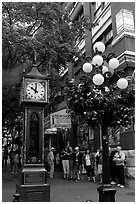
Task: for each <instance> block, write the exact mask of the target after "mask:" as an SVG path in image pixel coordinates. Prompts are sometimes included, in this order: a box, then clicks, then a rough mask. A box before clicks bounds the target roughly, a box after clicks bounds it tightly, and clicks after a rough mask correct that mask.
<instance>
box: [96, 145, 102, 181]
mask: <svg viewBox="0 0 137 204" xmlns="http://www.w3.org/2000/svg"><path fill="white" fill-rule="evenodd" d="M96 164H97V175H98V176H99V181H100V183H102V149H100V150H99V151H98V152H97V154H96Z"/></svg>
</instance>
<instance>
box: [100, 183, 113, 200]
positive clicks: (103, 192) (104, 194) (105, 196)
mask: <svg viewBox="0 0 137 204" xmlns="http://www.w3.org/2000/svg"><path fill="white" fill-rule="evenodd" d="M97 191H98V193H99V202H115V193H116V189H114V188H113V187H112V186H111V185H110V184H104V185H101V186H99V187H98V188H97Z"/></svg>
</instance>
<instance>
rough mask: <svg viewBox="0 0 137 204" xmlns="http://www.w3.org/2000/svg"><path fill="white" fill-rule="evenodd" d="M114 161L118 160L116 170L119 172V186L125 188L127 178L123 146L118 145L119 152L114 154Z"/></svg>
mask: <svg viewBox="0 0 137 204" xmlns="http://www.w3.org/2000/svg"><path fill="white" fill-rule="evenodd" d="M113 161H115V162H116V172H117V179H118V181H119V183H118V184H117V186H119V187H120V188H124V185H125V178H124V161H125V154H124V152H122V151H121V147H120V146H118V147H117V152H116V154H115V155H114V159H113Z"/></svg>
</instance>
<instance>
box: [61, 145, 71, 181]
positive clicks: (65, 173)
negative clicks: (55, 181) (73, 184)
mask: <svg viewBox="0 0 137 204" xmlns="http://www.w3.org/2000/svg"><path fill="white" fill-rule="evenodd" d="M69 155H70V154H69V153H68V148H67V146H66V147H65V149H64V150H63V151H62V153H61V159H62V166H63V178H64V179H66V178H69Z"/></svg>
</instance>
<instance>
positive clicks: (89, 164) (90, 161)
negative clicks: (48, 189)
mask: <svg viewBox="0 0 137 204" xmlns="http://www.w3.org/2000/svg"><path fill="white" fill-rule="evenodd" d="M83 163H84V167H85V169H86V172H87V176H88V181H90V175H91V176H92V179H93V181H94V182H95V174H94V166H95V158H94V156H93V154H91V153H90V150H89V149H87V150H85V154H84V155H83Z"/></svg>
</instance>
